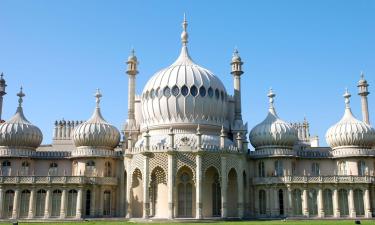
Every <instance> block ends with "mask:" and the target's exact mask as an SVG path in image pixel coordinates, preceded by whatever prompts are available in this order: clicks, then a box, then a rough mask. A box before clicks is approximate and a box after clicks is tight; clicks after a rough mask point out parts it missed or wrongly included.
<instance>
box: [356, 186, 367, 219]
mask: <svg viewBox="0 0 375 225" xmlns="http://www.w3.org/2000/svg"><path fill="white" fill-rule="evenodd" d="M354 208H355V212H356V214H357V216H364V215H365V208H364V203H363V191H362V190H361V189H355V190H354Z"/></svg>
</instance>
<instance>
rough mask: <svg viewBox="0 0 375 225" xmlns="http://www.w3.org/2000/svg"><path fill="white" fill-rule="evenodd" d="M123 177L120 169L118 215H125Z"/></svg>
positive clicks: (122, 171)
mask: <svg viewBox="0 0 375 225" xmlns="http://www.w3.org/2000/svg"><path fill="white" fill-rule="evenodd" d="M124 182H125V177H124V170H123V169H121V177H120V185H119V193H120V201H119V210H120V216H121V217H124V216H125V188H126V187H125V184H124Z"/></svg>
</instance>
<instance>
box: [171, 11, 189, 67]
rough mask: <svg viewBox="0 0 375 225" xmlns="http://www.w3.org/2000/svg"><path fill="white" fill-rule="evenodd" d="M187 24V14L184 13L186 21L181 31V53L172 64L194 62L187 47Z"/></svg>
mask: <svg viewBox="0 0 375 225" xmlns="http://www.w3.org/2000/svg"><path fill="white" fill-rule="evenodd" d="M187 25H188V23H187V20H186V15H185V13H184V21H183V22H182V33H181V42H182V48H181V52H180V55H179V56H178V58H177V60H176V61H175V62H174V63H173V64H172V65H176V64H177V65H183V64H185V65H186V64H194V62H193V60H192V59H191V57H190V55H189V52H188V49H187V43H188V37H189V35H188V33H187Z"/></svg>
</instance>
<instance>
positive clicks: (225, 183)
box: [221, 156, 228, 218]
mask: <svg viewBox="0 0 375 225" xmlns="http://www.w3.org/2000/svg"><path fill="white" fill-rule="evenodd" d="M226 167H227V158H226V156H222V157H221V217H222V218H226V217H227V189H228V187H227V186H228V174H227V168H226Z"/></svg>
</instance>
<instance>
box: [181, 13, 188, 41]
mask: <svg viewBox="0 0 375 225" xmlns="http://www.w3.org/2000/svg"><path fill="white" fill-rule="evenodd" d="M187 25H188V23H187V20H186V15H185V13H184V21H183V22H182V29H183V30H182V33H181V42H182V45H183V46H186V45H187V43H188V38H189V35H188V33H187V30H186V28H187Z"/></svg>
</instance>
